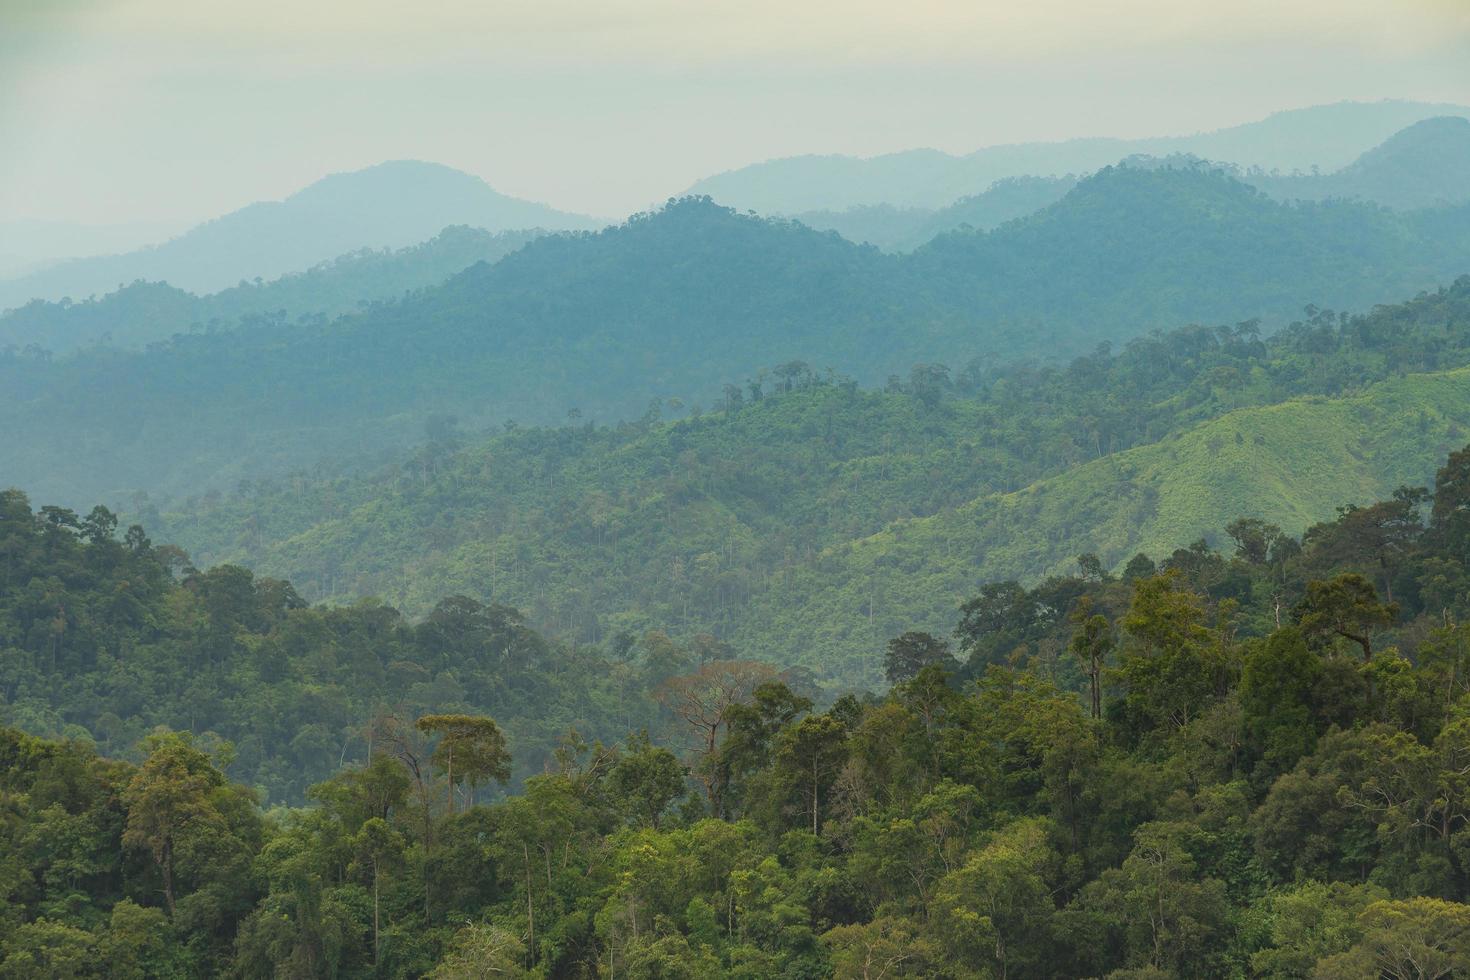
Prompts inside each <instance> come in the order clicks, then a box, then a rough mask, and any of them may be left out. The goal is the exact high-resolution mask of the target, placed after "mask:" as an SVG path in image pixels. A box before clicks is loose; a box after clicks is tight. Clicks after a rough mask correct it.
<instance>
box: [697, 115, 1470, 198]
mask: <svg viewBox="0 0 1470 980" xmlns="http://www.w3.org/2000/svg"><path fill="white" fill-rule="evenodd" d="M1446 115H1450V116H1467V115H1470V107H1466V106H1462V105H1447V104H1437V103H1422V102H1397V101H1386V102H1377V103H1365V102H1342V103H1337V104H1334V105H1324V106H1313V107H1310V108H1305V109H1294V110H1289V111H1286V112H1278V113H1274V114H1273V115H1271V116H1269V117H1267V118H1266V119H1263V120H1260V121H1258V122H1252V123H1246V124H1244V125H1240V126H1232V127H1229V128H1226V129H1220V130H1215V131H1213V132H1208V133H1199V134H1196V135H1192V136H1169V137H1153V138H1147V139H1105V138H1096V139H1075V140H1068V141H1065V142H1059V143H1018V144H1014V145H1010V146H994V147H987V148H985V149H981V150H976V151H975V152H973V153H970V154H967V155H964V156H953V155H951V154H948V153H943V152H940V151H938V150H906V151H903V152H900V153H890V154H886V155H884V156H878V157H871V158H866V159H862V158H857V157H845V156H835V155H834V156H803V157H789V158H785V159H780V160H769V161H766V162H764V163H757V164H752V165H750V166H747V167H742V168H739V169H737V170H731V171H727V172H725V173H722V174H716V175H714V176H711V177H706V178H704V179H703V180H700V181H697V182H696V183H695V184H694V185H693V186H692V187H690V188H689V191H688V193H691V194H707V195H709V196H710V197H712V198H714V199H715V200H717V201H719V202H720V203H722V204H725V205H728V206H730V207H734V208H737V209H741V210H743V209H747V208H749V209H751V210H754V211H758V212H760V213H761V214H772V215H775V214H787V215H789V214H799V213H801V212H804V211H816V210H831V211H840V210H844V209H846V208H851V207H861V206H865V205H878V204H890V205H893V206H896V207H921V208H940V207H944V206H946V205H948V204H950V203H951V202H953V201H956V200H958V199H960V198H962V197H966V196H969V195H974V194H979V193H981V192H982V191H984V190H985V189H986V188H987V187H989V186H990V185H991V184H992V183H994V182H995V181H997V180H1002V179H1004V178H1007V177H1020V176H1041V177H1045V176H1061V175H1064V174H1082V173H1088V172H1090V171H1093V170H1097V169H1098V168H1100V167H1105V166H1107V165H1108V164H1111V163H1116V162H1117V161H1118V160H1120V159H1122V158H1124V157H1128V156H1133V155H1138V154H1142V155H1147V156H1160V157H1162V156H1171V155H1175V154H1188V155H1192V156H1197V157H1200V158H1203V159H1206V160H1212V161H1218V162H1228V163H1233V164H1235V165H1237V166H1239V167H1242V168H1255V167H1259V168H1261V169H1263V170H1266V171H1272V170H1279V171H1286V172H1288V173H1290V172H1291V171H1296V170H1301V171H1309V170H1311V168H1313V167H1316V168H1318V169H1319V170H1323V171H1331V170H1337V169H1339V168H1341V167H1344V166H1347V165H1348V164H1349V163H1351V162H1352V161H1353V160H1354V159H1356V158H1357V157H1358V155H1359V154H1361V153H1362V152H1363V151H1364V150H1366V149H1367V148H1369V147H1371V146H1375V145H1377V144H1379V143H1381V142H1383V141H1384V140H1386V139H1388V137H1389V136H1391V135H1393V134H1394V133H1396V132H1398V131H1399V130H1401V129H1403V128H1404V127H1406V126H1409V125H1411V124H1413V123H1415V122H1418V121H1420V120H1423V119H1427V118H1429V117H1431V116H1446Z"/></svg>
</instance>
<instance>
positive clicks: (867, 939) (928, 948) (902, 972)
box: [822, 916, 941, 980]
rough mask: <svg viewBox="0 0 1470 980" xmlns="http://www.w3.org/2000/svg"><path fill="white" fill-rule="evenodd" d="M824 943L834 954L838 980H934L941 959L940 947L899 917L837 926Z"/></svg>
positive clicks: (829, 931) (911, 923)
mask: <svg viewBox="0 0 1470 980" xmlns="http://www.w3.org/2000/svg"><path fill="white" fill-rule="evenodd" d="M822 943H823V944H824V945H825V946H826V947H827V948H828V949H829V950H831V955H832V976H833V977H834V978H835V980H899V978H902V977H932V976H935V975H937V973H938V968H939V962H940V959H941V955H940V954H941V949H940V946H939V944H938V943H936V942H934V941H933V940H932V939H930V938H928V937H927V936H925V935H923V933H921V932H920V931H919V929H918V927H916V926H915V924H914V923H913V922H911V921H909V920H908V919H904V918H898V917H895V916H880V917H879V918H876V919H874V920H873V921H872V922H865V923H854V924H853V925H846V926H836V927H834V928H832V929H829V930H827V932H825V933H823V935H822Z"/></svg>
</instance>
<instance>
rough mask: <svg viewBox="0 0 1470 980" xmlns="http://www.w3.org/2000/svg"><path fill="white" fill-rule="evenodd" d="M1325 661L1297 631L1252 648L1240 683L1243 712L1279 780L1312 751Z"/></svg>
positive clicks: (1285, 629)
mask: <svg viewBox="0 0 1470 980" xmlns="http://www.w3.org/2000/svg"><path fill="white" fill-rule="evenodd" d="M1321 676H1322V661H1321V658H1320V657H1318V656H1317V654H1315V653H1313V652H1312V650H1311V649H1310V648H1309V647H1308V646H1307V641H1306V639H1305V638H1304V637H1303V636H1302V633H1301V631H1300V630H1298V629H1297V628H1296V627H1294V626H1284V627H1282V628H1281V629H1279V630H1277V631H1276V632H1274V633H1272V634H1271V635H1270V636H1269V637H1268V638H1267V639H1266V640H1265V642H1263V643H1262V642H1257V643H1255V644H1252V645H1251V647H1250V648H1249V652H1248V653H1247V654H1246V656H1245V662H1244V665H1243V668H1242V672H1241V679H1240V707H1241V714H1242V718H1243V720H1244V722H1245V727H1246V734H1247V737H1248V739H1249V740H1250V742H1251V744H1252V746H1253V748H1254V749H1255V750H1256V752H1258V753H1259V754H1260V756H1261V758H1262V759H1263V760H1264V761H1265V762H1266V763H1267V764H1268V766H1269V769H1268V771H1269V773H1270V774H1271V775H1273V776H1274V775H1276V774H1278V773H1281V772H1284V771H1286V770H1287V769H1290V768H1291V767H1292V766H1294V765H1296V761H1297V760H1298V759H1300V758H1301V757H1302V756H1304V755H1306V754H1308V753H1309V752H1311V751H1312V749H1313V747H1314V746H1315V745H1316V741H1317V729H1316V726H1315V720H1314V718H1313V717H1312V709H1313V697H1314V692H1315V690H1316V687H1317V682H1318V679H1319V678H1320V677H1321Z"/></svg>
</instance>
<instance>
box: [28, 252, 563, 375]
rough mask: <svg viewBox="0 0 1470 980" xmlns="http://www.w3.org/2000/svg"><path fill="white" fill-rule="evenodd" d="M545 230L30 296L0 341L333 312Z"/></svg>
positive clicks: (418, 283) (459, 267) (448, 271)
mask: <svg viewBox="0 0 1470 980" xmlns="http://www.w3.org/2000/svg"><path fill="white" fill-rule="evenodd" d="M543 234H546V232H542V231H540V230H529V231H504V232H488V231H484V230H483V229H478V228H469V227H466V226H463V225H459V226H455V227H451V228H446V229H444V231H442V232H440V233H439V234H438V235H436V236H435V237H434V238H432V239H430V240H429V241H427V242H424V243H422V244H419V245H413V246H410V247H408V248H403V249H398V250H396V251H395V250H392V249H382V250H376V251H375V250H371V249H363V250H361V251H357V252H349V253H348V254H346V255H341V256H338V257H337V258H335V259H333V260H332V261H330V262H323V263H321V264H320V265H316V266H313V267H311V268H310V269H307V270H306V271H305V272H296V273H289V274H287V275H284V276H282V277H281V278H279V279H274V280H272V281H270V282H242V283H240V285H238V286H234V287H232V288H230V289H225V290H221V291H220V292H218V293H211V294H208V295H204V296H196V295H194V294H193V293H189V292H185V291H184V290H182V289H177V288H175V287H173V286H170V285H169V284H167V283H163V282H144V281H138V282H134V283H132V284H130V285H127V286H124V287H122V288H121V289H119V290H117V291H116V292H112V293H108V294H107V295H106V296H103V297H101V298H94V299H88V300H84V301H82V302H80V303H73V302H70V301H68V300H62V301H60V302H49V301H47V300H39V299H38V300H32V301H31V302H29V303H27V304H26V305H24V306H22V307H19V308H17V309H14V310H10V311H9V312H7V313H5V314H0V347H4V346H6V345H11V344H13V345H15V346H17V347H26V346H29V345H32V344H34V345H36V346H39V347H42V348H45V349H46V350H49V351H52V352H53V353H65V352H67V351H70V350H73V349H75V348H78V347H87V346H91V345H93V344H98V343H105V344H107V345H108V346H114V347H142V346H145V345H147V344H150V343H154V342H157V341H160V340H166V339H167V338H169V337H172V336H173V335H174V334H177V333H185V332H188V331H189V330H191V329H200V328H205V329H219V328H221V327H224V326H229V325H233V324H234V323H235V322H236V321H239V320H241V319H242V318H256V317H274V318H277V319H281V318H286V319H292V320H295V319H300V318H302V317H308V318H310V317H321V316H326V317H333V316H337V315H339V314H342V313H349V312H353V311H356V310H359V309H362V308H363V307H366V306H369V305H371V304H373V303H377V302H381V301H384V300H390V299H395V298H398V297H400V296H402V295H403V294H404V293H405V292H409V291H412V290H416V289H421V288H423V287H425V286H433V285H437V284H439V283H442V282H444V281H445V280H447V279H448V278H449V277H450V276H452V275H454V274H455V273H458V272H461V271H463V270H464V269H467V268H468V267H470V266H471V265H474V264H475V263H476V262H497V261H499V260H500V259H501V258H503V257H504V256H506V255H507V254H509V253H510V252H513V251H515V250H516V249H518V248H520V247H521V246H522V245H525V244H526V243H527V242H529V241H531V240H532V239H535V238H538V237H540V236H541V235H543Z"/></svg>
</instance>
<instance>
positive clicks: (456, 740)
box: [415, 715, 510, 813]
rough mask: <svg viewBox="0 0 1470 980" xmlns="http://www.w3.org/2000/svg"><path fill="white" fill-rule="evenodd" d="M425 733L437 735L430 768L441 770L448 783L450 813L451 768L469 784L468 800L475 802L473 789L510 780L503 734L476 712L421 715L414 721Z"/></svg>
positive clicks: (490, 719)
mask: <svg viewBox="0 0 1470 980" xmlns="http://www.w3.org/2000/svg"><path fill="white" fill-rule="evenodd" d="M415 726H416V727H417V728H418V730H419V731H421V732H423V733H424V734H426V735H438V736H439V744H438V745H436V746H435V747H434V754H433V756H432V761H433V763H434V767H435V768H436V769H439V770H440V771H441V772H443V773H444V775H445V779H446V780H447V781H448V783H449V812H450V813H453V812H454V787H455V776H454V773H455V767H456V764H457V765H458V769H459V774H460V777H459V778H460V779H462V780H464V781H466V782H468V783H469V784H470V803H471V805H473V804H474V801H475V788H476V787H477V786H478V785H479V784H480V783H483V782H485V781H487V780H491V779H493V780H495V781H496V782H498V783H501V784H504V783H506V782H508V781H509V780H510V752H509V751H508V750H507V749H506V747H505V735H504V734H502V733H501V731H500V726H499V725H497V724H495V721H494V719H492V718H486V717H482V716H477V715H425V716H424V717H422V718H420V719H419V720H418V721H417V722H415Z"/></svg>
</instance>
